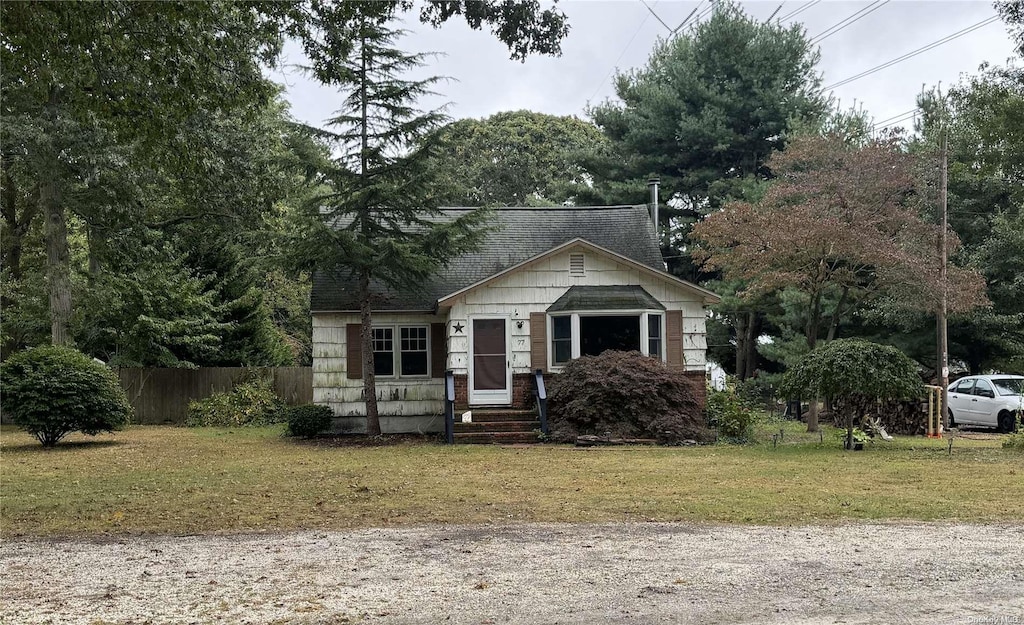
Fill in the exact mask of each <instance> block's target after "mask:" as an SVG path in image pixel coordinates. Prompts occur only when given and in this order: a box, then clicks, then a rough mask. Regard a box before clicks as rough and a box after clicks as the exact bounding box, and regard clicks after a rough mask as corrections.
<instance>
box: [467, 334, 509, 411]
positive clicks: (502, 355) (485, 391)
mask: <svg viewBox="0 0 1024 625" xmlns="http://www.w3.org/2000/svg"><path fill="white" fill-rule="evenodd" d="M508 331H509V328H508V320H507V319H505V318H504V317H488V318H476V319H473V320H472V325H471V332H470V347H469V349H470V354H471V356H472V358H471V362H470V367H469V403H470V404H474V405H485V406H486V405H501V406H507V405H509V404H511V403H512V370H511V369H510V368H509V358H510V354H509V349H508V346H509V343H510V342H511V341H510V340H509V336H508Z"/></svg>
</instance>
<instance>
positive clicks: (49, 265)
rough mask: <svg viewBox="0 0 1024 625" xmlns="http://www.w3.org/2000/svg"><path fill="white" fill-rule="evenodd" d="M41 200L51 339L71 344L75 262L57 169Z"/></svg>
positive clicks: (41, 189) (43, 185) (43, 190)
mask: <svg viewBox="0 0 1024 625" xmlns="http://www.w3.org/2000/svg"><path fill="white" fill-rule="evenodd" d="M40 200H41V203H42V205H43V211H44V212H45V216H46V228H45V237H46V276H47V280H48V282H49V285H48V286H49V291H50V341H51V342H52V343H53V344H54V345H69V344H70V343H71V336H70V333H69V332H70V331H69V328H70V325H71V261H70V252H69V249H68V224H67V219H66V215H65V214H64V204H63V203H62V202H61V197H60V188H59V187H58V182H57V180H56V172H54V174H53V176H51V177H48V178H47V179H46V180H45V181H44V182H43V184H42V187H41V188H40Z"/></svg>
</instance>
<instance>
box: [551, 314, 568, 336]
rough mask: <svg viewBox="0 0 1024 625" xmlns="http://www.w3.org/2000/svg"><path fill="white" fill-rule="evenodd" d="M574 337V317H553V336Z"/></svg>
mask: <svg viewBox="0 0 1024 625" xmlns="http://www.w3.org/2000/svg"><path fill="white" fill-rule="evenodd" d="M571 337H572V317H568V316H563V317H552V318H551V338H553V339H555V340H558V339H569V338H571Z"/></svg>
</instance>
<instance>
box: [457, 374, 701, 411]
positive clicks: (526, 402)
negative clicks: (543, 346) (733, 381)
mask: <svg viewBox="0 0 1024 625" xmlns="http://www.w3.org/2000/svg"><path fill="white" fill-rule="evenodd" d="M555 375H557V374H555V373H546V374H544V378H545V380H550V379H551V378H552V377H554V376H555ZM683 375H685V376H686V377H687V378H689V379H690V380H692V381H693V390H694V391H695V392H696V394H697V401H698V402H699V403H700V407H701V409H703V408H704V404H705V403H706V402H707V397H708V388H707V382H706V376H705V374H704V372H703V371H686V372H684V373H683ZM468 391H469V377H468V376H466V375H456V376H455V409H456V410H466V409H467V408H468V407H469V394H468ZM534 405H535V400H534V390H533V374H532V373H513V374H512V406H511V407H512V408H516V409H526V410H528V409H531V408H533V407H534Z"/></svg>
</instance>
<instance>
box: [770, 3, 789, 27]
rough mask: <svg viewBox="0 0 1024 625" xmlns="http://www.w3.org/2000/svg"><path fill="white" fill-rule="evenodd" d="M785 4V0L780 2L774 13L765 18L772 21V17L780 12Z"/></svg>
mask: <svg viewBox="0 0 1024 625" xmlns="http://www.w3.org/2000/svg"><path fill="white" fill-rule="evenodd" d="M783 4H786V2H785V0H783V2H782V4H780V5H779V6H777V7H775V10H774V11H772V14H771V15H769V16H768V19H766V20H765V22H766V23H767V22H770V21H772V18H773V17H775V15H776V14H778V12H779V11H781V10H782V5H783Z"/></svg>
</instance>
